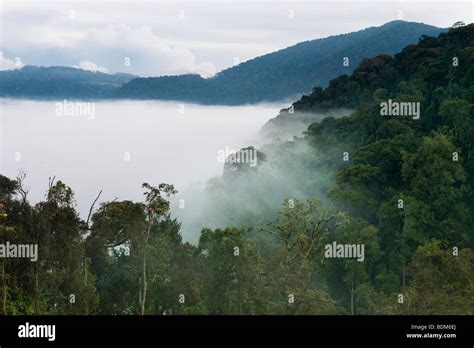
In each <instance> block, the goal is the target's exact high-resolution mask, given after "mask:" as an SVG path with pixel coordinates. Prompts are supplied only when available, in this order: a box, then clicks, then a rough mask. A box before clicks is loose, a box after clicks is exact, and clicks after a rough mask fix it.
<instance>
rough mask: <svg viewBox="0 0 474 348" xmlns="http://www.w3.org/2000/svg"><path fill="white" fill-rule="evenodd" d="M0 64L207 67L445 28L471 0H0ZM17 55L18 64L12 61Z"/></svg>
mask: <svg viewBox="0 0 474 348" xmlns="http://www.w3.org/2000/svg"><path fill="white" fill-rule="evenodd" d="M0 4H1V5H0V6H1V7H0V23H1V25H0V30H1V31H0V52H1V53H0V70H5V69H11V68H15V67H18V66H21V65H22V64H28V65H44V66H51V65H64V66H75V67H80V68H82V69H87V70H98V71H103V72H110V73H115V72H128V73H133V74H137V75H142V76H158V75H174V74H181V73H198V74H201V75H203V76H210V75H212V74H214V73H216V72H217V71H220V70H222V69H224V68H227V67H230V66H232V65H233V64H235V63H238V62H243V61H245V60H248V59H251V58H254V57H256V56H259V55H262V54H265V53H269V52H273V51H276V50H278V49H281V48H285V47H288V46H290V45H293V44H296V43H298V42H301V41H306V40H311V39H317V38H322V37H326V36H329V35H335V34H341V33H347V32H351V31H356V30H361V29H364V28H367V27H370V26H379V25H382V24H384V23H386V22H389V21H391V20H395V19H403V20H406V21H414V22H423V23H427V24H431V25H436V26H440V27H448V26H450V25H452V24H453V23H454V22H456V21H458V20H461V21H464V22H466V23H471V22H472V21H473V15H474V14H473V1H471V0H463V1H455V0H450V1H436V0H435V1H417V2H414V1H363V2H361V1H337V0H336V1H334V0H333V1H281V0H270V1H254V0H246V1H243V0H242V1H237V0H234V1H226V0H215V1H210V0H207V1H205V0H193V1H191V0H188V1H177V0H174V1H168V0H132V1H124V0H120V1H117V0H107V1H99V0H76V1H71V0H69V1H41V0H34V1H22V0H0ZM15 59H16V62H17V64H16V65H15Z"/></svg>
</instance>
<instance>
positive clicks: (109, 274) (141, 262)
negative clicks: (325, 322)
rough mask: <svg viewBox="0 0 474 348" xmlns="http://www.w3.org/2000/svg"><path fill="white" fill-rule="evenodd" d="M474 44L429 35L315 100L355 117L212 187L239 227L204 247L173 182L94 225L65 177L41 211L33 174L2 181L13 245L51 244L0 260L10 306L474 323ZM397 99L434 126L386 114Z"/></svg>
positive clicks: (327, 124)
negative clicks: (282, 192) (175, 200)
mask: <svg viewBox="0 0 474 348" xmlns="http://www.w3.org/2000/svg"><path fill="white" fill-rule="evenodd" d="M473 43H474V25H468V26H463V27H459V28H456V29H451V30H450V31H449V32H447V33H443V34H441V35H440V36H439V37H437V38H434V37H424V38H423V39H422V40H421V41H420V42H419V43H418V44H417V45H410V46H407V47H405V48H404V49H403V50H402V52H400V53H398V54H397V55H395V56H394V57H391V56H388V55H380V56H377V57H374V58H371V59H366V60H364V61H363V62H362V63H361V64H360V65H359V66H358V67H357V69H355V71H354V73H353V74H351V75H343V76H340V77H339V78H337V79H335V80H332V81H331V82H330V83H329V86H328V87H327V88H325V89H322V88H319V87H318V88H315V89H314V91H313V92H312V93H311V94H309V95H307V96H304V97H302V98H301V99H300V100H299V101H297V102H296V103H294V105H293V108H294V110H296V111H300V112H329V111H330V110H331V109H334V108H341V107H344V108H348V109H353V110H355V111H354V112H352V113H351V114H349V115H346V116H342V117H327V118H325V119H323V120H322V121H320V122H316V123H313V124H311V125H310V126H309V127H308V129H307V131H306V132H305V134H304V136H303V137H299V138H295V139H294V140H293V141H286V142H279V143H275V144H271V145H269V146H267V147H265V148H262V149H259V150H261V151H262V155H261V156H263V154H265V161H264V162H263V163H262V164H261V165H260V164H259V165H258V166H257V168H252V170H248V168H247V169H246V168H241V167H237V168H236V170H234V171H233V172H232V175H223V176H222V177H220V178H215V179H214V180H213V181H212V182H210V183H209V186H208V188H207V194H208V196H209V197H210V198H209V202H208V204H207V208H208V209H212V211H214V212H222V213H223V214H224V213H227V216H230V217H229V218H228V219H227V220H225V221H221V224H225V223H226V224H227V225H224V226H222V228H208V225H206V224H205V223H203V227H205V228H203V229H202V231H201V235H200V239H199V243H198V244H197V245H193V244H190V243H187V242H183V240H182V238H181V235H180V228H181V226H180V222H179V221H178V220H177V219H176V218H173V217H172V216H171V214H170V199H171V197H172V196H173V195H174V194H176V191H175V190H174V188H173V186H171V185H167V184H161V185H159V186H156V187H155V186H152V185H149V184H144V185H143V191H144V193H145V195H144V200H143V202H132V201H111V202H104V203H101V204H98V205H97V206H96V207H95V208H94V209H91V214H90V216H89V217H88V218H87V220H86V221H83V220H81V219H80V218H79V217H78V213H77V211H76V210H75V204H74V193H73V191H72V189H71V188H69V187H68V186H67V185H66V184H65V183H63V182H61V181H56V180H54V179H50V186H49V189H48V192H47V195H46V198H45V200H44V201H42V202H39V203H37V204H36V205H34V206H32V205H31V204H30V203H29V202H28V195H27V192H26V190H25V188H24V185H23V180H24V176H19V177H18V178H16V179H9V178H7V177H4V176H0V201H1V205H0V243H5V242H7V241H9V242H10V243H26V244H31V243H35V244H38V245H39V259H38V262H31V261H30V260H28V259H8V258H4V259H0V267H1V269H0V290H1V293H0V295H1V296H0V304H1V311H2V312H3V313H4V314H33V313H36V314H359V315H360V314H471V315H472V314H474V252H473V248H474V230H473V226H474V153H473V151H474V149H473V143H474V84H473V82H474V47H473V46H474V45H473ZM282 83H284V82H283V81H282ZM389 99H390V100H393V101H394V102H413V103H419V105H420V115H421V116H420V118H419V119H413V117H406V116H382V115H381V113H380V105H381V103H383V102H386V101H387V100H389ZM285 112H288V111H282V113H285ZM275 168H278V170H276V169H275ZM302 168H303V169H304V172H305V176H302V175H301V171H300V170H301V169H302ZM254 169H255V170H254ZM296 172H297V173H298V174H295V173H296ZM282 173H283V174H282ZM285 183H291V185H289V184H288V187H289V189H288V191H287V192H286V193H287V194H286V197H285V198H284V199H281V200H278V201H277V198H279V197H276V195H274V192H275V189H274V188H275V187H277V186H284V185H285ZM272 185H273V186H272ZM272 188H273V189H272ZM236 192H241V193H242V195H243V194H245V195H244V196H241V197H245V198H244V199H243V200H239V199H237V198H236V196H237V194H236ZM280 198H281V197H280ZM276 206H280V208H279V209H276V208H275V207H276ZM333 242H337V243H339V244H357V245H363V246H364V252H365V257H364V259H363V261H362V262H361V261H360V260H357V259H355V258H344V257H343V258H328V257H326V256H325V248H326V246H327V245H328V244H332V243H333Z"/></svg>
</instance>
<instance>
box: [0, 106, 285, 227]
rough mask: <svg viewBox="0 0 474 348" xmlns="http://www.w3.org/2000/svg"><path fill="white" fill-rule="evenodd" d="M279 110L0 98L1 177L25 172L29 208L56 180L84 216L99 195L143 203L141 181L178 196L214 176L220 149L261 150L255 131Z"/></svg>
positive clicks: (219, 166) (218, 167) (219, 167)
mask: <svg viewBox="0 0 474 348" xmlns="http://www.w3.org/2000/svg"><path fill="white" fill-rule="evenodd" d="M284 106H286V105H251V106H238V107H225V106H202V105H194V104H180V103H179V102H158V101H117V102H96V103H95V104H93V105H79V104H68V103H65V102H63V101H20V100H9V99H2V100H0V110H1V114H0V127H1V142H0V145H1V150H0V153H1V157H0V172H1V173H2V174H3V175H6V176H8V177H10V178H13V177H16V176H17V175H18V173H19V172H21V171H25V172H26V173H27V180H26V186H27V188H28V189H29V199H30V201H31V202H32V203H35V202H37V201H39V200H41V199H43V198H44V196H45V192H46V189H47V185H48V177H51V176H56V178H57V179H60V180H62V181H64V182H65V183H66V184H68V185H69V186H71V187H72V188H73V190H74V192H75V194H76V201H77V208H78V210H79V212H80V214H81V216H82V217H83V218H85V217H86V215H87V211H88V209H89V206H90V204H91V203H92V201H93V200H94V198H95V196H96V195H97V193H98V192H99V190H103V193H102V196H101V199H100V201H102V202H103V201H106V200H112V199H114V198H115V197H117V198H118V199H130V200H136V201H141V200H142V199H143V190H142V189H141V184H142V183H143V182H148V183H150V184H152V185H158V184H159V183H162V182H166V183H170V184H173V185H175V187H176V188H177V189H178V190H179V191H181V192H182V191H185V190H186V189H187V188H188V187H189V186H190V185H191V184H193V183H195V182H205V181H207V180H208V179H209V178H211V177H213V176H216V175H220V174H221V173H222V169H223V163H220V162H219V161H218V157H219V156H218V152H219V151H225V149H226V147H227V148H228V149H234V150H238V149H240V148H241V147H243V146H248V145H259V141H258V137H257V132H258V131H259V129H260V128H261V127H262V126H263V125H264V124H265V123H266V122H267V121H268V120H269V119H270V118H272V117H275V116H276V115H277V114H278V111H279V110H280V109H281V108H282V107H284ZM81 108H82V109H81ZM178 197H179V194H178Z"/></svg>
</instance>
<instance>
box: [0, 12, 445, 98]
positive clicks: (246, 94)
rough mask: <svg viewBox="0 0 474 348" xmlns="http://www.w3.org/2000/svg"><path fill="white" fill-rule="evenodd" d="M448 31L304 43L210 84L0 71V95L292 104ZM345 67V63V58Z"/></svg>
mask: <svg viewBox="0 0 474 348" xmlns="http://www.w3.org/2000/svg"><path fill="white" fill-rule="evenodd" d="M445 31H447V29H442V28H437V27H434V26H430V25H426V24H422V23H413V22H405V21H393V22H389V23H387V24H384V25H382V26H380V27H371V28H368V29H364V30H361V31H357V32H353V33H349V34H342V35H336V36H330V37H328V38H325V39H317V40H311V41H305V42H302V43H299V44H297V45H294V46H291V47H288V48H285V49H282V50H280V51H277V52H273V53H270V54H266V55H264V56H261V57H257V58H254V59H251V60H249V61H246V62H244V63H241V64H239V65H237V66H234V67H231V68H228V69H225V70H223V71H221V72H219V73H218V74H216V75H215V76H213V77H211V78H202V77H201V76H199V75H178V76H161V77H150V78H141V77H136V76H133V75H129V74H114V75H109V74H103V73H98V72H97V73H94V72H89V71H84V70H79V69H74V68H66V67H49V68H46V67H32V66H26V67H24V68H22V69H20V70H14V71H2V72H0V96H3V97H19V98H48V99H50V98H71V99H72V98H78V99H82V98H92V99H93V98H96V99H109V98H121V99H159V100H179V101H186V102H195V103H202V104H224V105H240V104H247V103H258V102H271V101H279V100H285V99H294V98H298V97H299V96H301V95H302V94H305V93H308V92H311V91H312V89H313V88H314V87H325V86H327V85H328V83H329V81H330V80H332V79H334V78H336V77H337V76H339V75H342V74H350V73H352V72H353V70H354V69H355V67H357V65H358V64H359V63H360V62H361V61H362V59H363V58H365V57H372V56H375V55H379V54H382V53H385V54H390V55H394V54H395V53H397V52H399V51H400V50H401V49H402V48H403V47H405V46H407V45H409V44H414V43H417V42H418V40H419V38H421V37H422V36H437V35H439V34H440V33H441V32H445ZM345 58H347V59H346V60H345V61H346V63H348V65H347V64H343V63H344V59H345Z"/></svg>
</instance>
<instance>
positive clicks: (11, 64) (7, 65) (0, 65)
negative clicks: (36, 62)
mask: <svg viewBox="0 0 474 348" xmlns="http://www.w3.org/2000/svg"><path fill="white" fill-rule="evenodd" d="M23 66H24V64H23V62H22V61H21V59H18V60H17V61H14V60H11V59H8V58H7V57H5V56H4V55H3V52H0V70H15V69H20V68H21V67H23Z"/></svg>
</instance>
